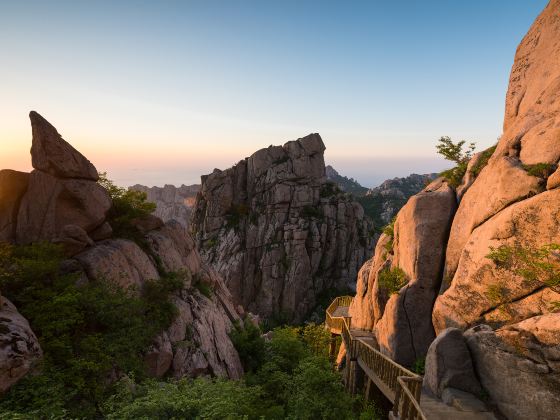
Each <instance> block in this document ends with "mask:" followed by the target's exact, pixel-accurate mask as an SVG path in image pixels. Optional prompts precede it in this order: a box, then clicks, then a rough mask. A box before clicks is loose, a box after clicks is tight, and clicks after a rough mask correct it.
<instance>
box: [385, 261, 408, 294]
mask: <svg viewBox="0 0 560 420" xmlns="http://www.w3.org/2000/svg"><path fill="white" fill-rule="evenodd" d="M407 283H408V278H407V276H406V274H405V272H404V271H403V270H402V269H401V268H399V267H394V268H391V269H385V270H382V271H381V272H380V273H379V287H381V288H382V289H385V290H386V291H387V292H388V293H389V294H391V295H392V294H395V293H399V291H400V290H401V288H402V287H403V286H405V285H406V284H407Z"/></svg>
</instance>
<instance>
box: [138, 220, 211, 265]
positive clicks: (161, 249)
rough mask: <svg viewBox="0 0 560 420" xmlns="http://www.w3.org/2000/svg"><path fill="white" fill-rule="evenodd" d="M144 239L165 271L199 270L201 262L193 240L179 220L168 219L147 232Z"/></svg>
mask: <svg viewBox="0 0 560 420" xmlns="http://www.w3.org/2000/svg"><path fill="white" fill-rule="evenodd" d="M146 239H147V240H148V242H149V243H150V247H151V249H152V250H153V252H154V253H155V254H156V255H157V256H158V257H159V259H160V261H161V263H162V265H163V268H164V269H165V270H166V271H180V270H181V269H184V268H188V269H189V271H190V272H191V273H198V272H199V270H200V265H201V262H200V257H199V255H198V252H197V251H196V249H195V244H194V241H193V239H192V238H191V236H190V235H189V233H188V232H187V231H186V228H185V227H184V226H183V225H182V224H181V223H180V222H178V221H176V220H170V221H169V222H167V223H166V224H165V226H163V227H161V228H160V229H158V230H153V231H151V232H149V233H148V234H147V235H146Z"/></svg>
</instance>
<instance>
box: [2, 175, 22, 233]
mask: <svg viewBox="0 0 560 420" xmlns="http://www.w3.org/2000/svg"><path fill="white" fill-rule="evenodd" d="M28 185H29V174H28V173H25V172H18V171H12V170H10V169H3V170H1V171H0V241H5V242H13V241H14V240H15V235H16V223H17V214H18V210H19V205H20V202H21V198H22V197H23V195H24V194H25V192H26V191H27V186H28Z"/></svg>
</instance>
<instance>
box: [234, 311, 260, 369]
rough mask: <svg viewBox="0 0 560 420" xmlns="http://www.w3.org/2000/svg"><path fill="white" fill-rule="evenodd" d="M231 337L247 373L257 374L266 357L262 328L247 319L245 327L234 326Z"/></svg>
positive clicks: (244, 323)
mask: <svg viewBox="0 0 560 420" xmlns="http://www.w3.org/2000/svg"><path fill="white" fill-rule="evenodd" d="M229 336H230V338H231V342H232V343H233V345H234V346H235V349H236V350H237V352H238V353H239V358H240V359H241V363H242V364H243V369H244V370H245V372H255V371H256V370H257V369H258V368H259V367H260V366H261V365H262V364H263V362H264V360H265V356H266V354H265V342H264V338H262V336H261V330H260V328H259V327H257V326H256V325H255V324H253V323H252V322H251V321H250V320H249V319H247V318H246V319H245V321H244V322H243V326H240V325H239V324H235V325H234V328H233V330H232V331H231V332H230V335H229Z"/></svg>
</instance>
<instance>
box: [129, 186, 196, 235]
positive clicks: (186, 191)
mask: <svg viewBox="0 0 560 420" xmlns="http://www.w3.org/2000/svg"><path fill="white" fill-rule="evenodd" d="M130 189H132V190H136V191H142V192H145V193H146V195H147V196H148V201H151V202H152V203H156V206H157V208H156V211H155V212H154V215H155V216H157V217H159V218H160V219H161V220H163V221H164V222H167V221H169V220H177V221H178V222H179V223H181V224H182V225H183V226H188V223H189V220H190V217H191V213H192V210H193V207H194V204H195V201H196V195H197V194H198V192H199V191H200V185H199V184H195V185H181V186H180V187H175V186H173V185H165V186H164V187H146V186H144V185H139V184H136V185H133V186H132V187H130Z"/></svg>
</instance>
